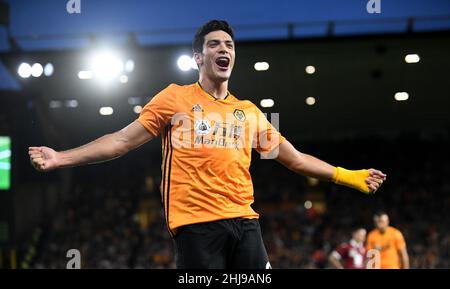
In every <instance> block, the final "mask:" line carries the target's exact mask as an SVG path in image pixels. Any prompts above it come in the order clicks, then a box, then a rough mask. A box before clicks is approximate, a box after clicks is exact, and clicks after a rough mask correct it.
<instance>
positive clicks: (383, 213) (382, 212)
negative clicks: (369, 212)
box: [374, 211, 388, 217]
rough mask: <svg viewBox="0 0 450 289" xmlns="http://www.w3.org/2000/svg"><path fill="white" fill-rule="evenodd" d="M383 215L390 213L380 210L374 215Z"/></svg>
mask: <svg viewBox="0 0 450 289" xmlns="http://www.w3.org/2000/svg"><path fill="white" fill-rule="evenodd" d="M383 215H386V216H387V215H388V214H387V213H386V212H385V211H378V212H376V213H375V215H374V217H381V216H383Z"/></svg>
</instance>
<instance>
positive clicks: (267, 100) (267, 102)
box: [259, 98, 275, 107]
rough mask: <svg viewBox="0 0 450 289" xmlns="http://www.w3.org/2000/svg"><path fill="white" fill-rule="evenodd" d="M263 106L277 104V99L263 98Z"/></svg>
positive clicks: (261, 103)
mask: <svg viewBox="0 0 450 289" xmlns="http://www.w3.org/2000/svg"><path fill="white" fill-rule="evenodd" d="M259 104H260V105H261V107H272V106H273V105H274V104H275V101H274V100H273V99H271V98H265V99H261V101H260V103H259Z"/></svg>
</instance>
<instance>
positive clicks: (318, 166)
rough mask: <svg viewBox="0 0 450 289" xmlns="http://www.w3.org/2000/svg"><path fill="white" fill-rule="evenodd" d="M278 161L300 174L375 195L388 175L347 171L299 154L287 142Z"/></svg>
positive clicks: (282, 145) (280, 148)
mask: <svg viewBox="0 0 450 289" xmlns="http://www.w3.org/2000/svg"><path fill="white" fill-rule="evenodd" d="M276 160H277V161H278V162H280V163H281V164H283V165H284V166H285V167H287V168H288V169H290V170H292V171H294V172H296V173H298V174H301V175H305V176H309V177H313V178H316V179H320V180H324V181H333V182H334V183H336V184H339V185H344V186H347V187H351V188H354V189H356V190H359V191H361V192H364V193H375V192H376V190H378V188H379V187H380V186H381V185H382V184H383V181H385V180H386V175H385V174H383V173H382V172H380V171H378V170H375V169H368V170H346V169H344V168H341V167H334V166H332V165H330V164H328V163H326V162H324V161H321V160H319V159H317V158H315V157H313V156H310V155H308V154H304V153H301V152H299V151H298V150H296V149H295V148H294V146H293V145H292V144H291V143H290V142H288V141H287V140H285V141H283V142H282V143H281V144H280V145H279V147H278V156H277V157H276Z"/></svg>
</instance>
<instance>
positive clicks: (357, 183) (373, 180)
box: [332, 167, 386, 194]
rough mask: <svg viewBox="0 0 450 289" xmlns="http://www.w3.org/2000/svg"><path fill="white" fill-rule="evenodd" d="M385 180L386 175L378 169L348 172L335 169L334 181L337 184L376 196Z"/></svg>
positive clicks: (339, 168)
mask: <svg viewBox="0 0 450 289" xmlns="http://www.w3.org/2000/svg"><path fill="white" fill-rule="evenodd" d="M385 180H386V175H385V174H384V173H382V172H381V171H379V170H376V169H368V170H347V169H344V168H341V167H336V168H335V169H334V174H333V179H332V181H333V182H335V183H336V184H339V185H343V186H347V187H350V188H353V189H356V190H358V191H361V192H363V193H366V194H374V193H375V192H376V191H377V190H378V189H379V188H380V186H381V185H382V184H383V182H384V181H385Z"/></svg>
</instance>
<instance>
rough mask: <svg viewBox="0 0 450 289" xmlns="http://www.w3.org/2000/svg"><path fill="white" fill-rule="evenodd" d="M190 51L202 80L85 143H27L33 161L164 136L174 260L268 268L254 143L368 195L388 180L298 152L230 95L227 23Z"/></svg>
mask: <svg viewBox="0 0 450 289" xmlns="http://www.w3.org/2000/svg"><path fill="white" fill-rule="evenodd" d="M193 54H194V59H195V61H196V63H197V65H198V68H199V79H198V82H196V83H193V84H189V85H176V84H171V85H169V86H168V87H167V88H166V89H164V90H162V91H161V92H160V93H158V94H157V95H156V96H155V97H153V98H152V99H151V101H150V102H149V103H148V104H147V105H146V106H145V107H144V108H143V110H142V112H141V114H140V116H139V118H138V119H137V120H135V121H134V122H132V123H131V124H129V125H128V126H127V127H125V128H123V129H122V130H119V131H117V132H115V133H111V134H107V135H105V136H103V137H101V138H98V139H97V140H94V141H93V142H91V143H88V144H86V145H83V146H81V147H78V148H74V149H71V150H66V151H55V150H53V149H51V148H48V147H30V148H29V155H30V160H31V163H32V165H33V166H34V167H35V168H36V169H37V170H39V171H50V170H53V169H58V168H65V167H74V166H80V165H86V164H92V163H99V162H104V161H107V160H112V159H115V158H117V157H120V156H122V155H124V154H126V153H128V152H129V151H131V150H133V149H135V148H137V147H139V146H141V145H142V144H144V143H146V142H148V141H150V140H151V139H153V138H154V137H156V136H158V135H161V136H162V147H163V165H162V167H161V169H162V182H161V197H162V203H163V207H164V213H165V219H166V225H167V228H168V231H169V234H170V236H171V237H173V238H174V242H175V245H176V246H175V247H176V249H175V250H176V257H175V258H176V263H177V267H178V268H210V269H213V268H215V269H220V268H222V269H223V268H227V269H237V268H247V269H250V268H253V269H264V268H270V263H269V260H268V256H267V253H266V249H265V246H264V243H263V240H262V237H261V229H260V226H259V222H258V217H259V215H258V214H257V213H256V212H255V211H254V210H253V208H252V207H251V205H252V204H253V201H254V199H253V184H252V179H251V176H250V172H249V168H250V161H251V150H252V148H255V150H256V151H257V152H259V153H260V154H261V155H262V156H264V158H272V159H275V160H277V161H278V162H280V163H281V164H283V165H284V166H285V167H287V168H288V169H290V170H291V171H293V172H295V173H297V174H300V175H305V176H310V177H313V178H317V179H320V180H324V181H329V182H334V183H336V184H339V185H344V186H348V187H351V188H353V189H356V190H359V191H361V192H364V193H366V194H371V193H375V191H377V190H378V188H379V187H380V186H381V185H382V184H383V182H384V181H385V180H386V175H385V174H384V173H382V172H381V171H379V170H375V169H362V170H347V169H344V168H342V167H335V166H332V165H330V164H328V163H326V162H324V161H322V160H319V159H318V158H315V157H313V156H311V155H308V154H305V153H302V152H300V151H298V150H297V149H295V148H294V146H293V145H292V144H291V143H290V142H289V141H287V140H286V139H285V138H284V137H283V136H281V134H280V133H279V132H278V131H277V130H276V129H275V128H274V127H273V126H272V125H271V124H270V123H269V121H268V120H267V119H266V118H265V116H264V114H263V113H262V112H261V111H260V110H259V108H258V107H257V106H256V105H254V104H253V103H251V102H250V101H248V100H239V99H238V98H237V97H235V96H234V95H232V94H231V93H230V92H229V91H228V80H229V78H230V76H231V71H232V69H233V66H234V62H235V42H234V33H233V30H232V29H231V27H230V26H229V25H228V23H227V22H226V21H221V20H212V21H210V22H208V23H206V24H205V25H203V26H202V27H200V29H199V30H198V32H197V34H196V35H195V37H194V41H193ZM292 121H297V120H292ZM149 161H151V160H149ZM267 177H270V176H267Z"/></svg>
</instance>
